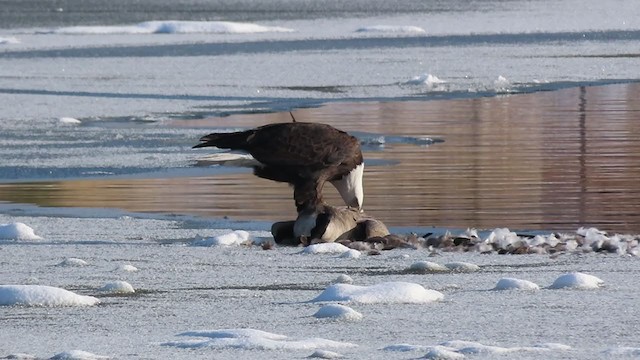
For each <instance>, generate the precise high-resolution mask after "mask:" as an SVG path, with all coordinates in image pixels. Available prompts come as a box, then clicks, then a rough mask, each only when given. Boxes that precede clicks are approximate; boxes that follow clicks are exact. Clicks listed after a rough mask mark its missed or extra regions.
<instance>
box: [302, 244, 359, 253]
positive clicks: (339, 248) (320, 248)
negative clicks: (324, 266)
mask: <svg viewBox="0 0 640 360" xmlns="http://www.w3.org/2000/svg"><path fill="white" fill-rule="evenodd" d="M349 250H351V249H349V248H348V247H346V246H344V245H342V244H340V243H321V244H313V245H309V246H307V247H305V248H304V250H302V251H301V254H343V253H346V252H348V251H349Z"/></svg>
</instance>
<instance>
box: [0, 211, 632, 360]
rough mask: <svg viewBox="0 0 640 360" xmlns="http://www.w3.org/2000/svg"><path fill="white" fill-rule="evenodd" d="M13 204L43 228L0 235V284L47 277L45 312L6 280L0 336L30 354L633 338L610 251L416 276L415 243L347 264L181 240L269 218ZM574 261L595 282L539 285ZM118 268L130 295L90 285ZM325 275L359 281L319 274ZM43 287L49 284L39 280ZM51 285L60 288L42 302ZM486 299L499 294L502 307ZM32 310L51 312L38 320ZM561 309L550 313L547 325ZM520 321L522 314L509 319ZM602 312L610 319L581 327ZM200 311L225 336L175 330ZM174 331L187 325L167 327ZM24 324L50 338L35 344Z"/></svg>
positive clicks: (502, 349) (481, 262) (254, 234)
mask: <svg viewBox="0 0 640 360" xmlns="http://www.w3.org/2000/svg"><path fill="white" fill-rule="evenodd" d="M15 206H16V205H14V208H15ZM18 213H20V216H8V215H6V214H4V213H2V214H0V221H1V222H2V223H13V222H18V221H20V222H23V223H26V224H30V225H32V226H33V227H34V228H37V229H41V231H42V233H43V235H45V236H44V237H45V239H47V240H44V241H43V240H41V241H37V242H11V243H6V244H2V245H1V246H0V250H1V251H2V253H3V259H4V260H3V262H1V263H0V271H1V272H2V274H3V276H4V281H5V283H7V284H24V283H27V282H31V283H34V281H35V283H37V284H38V285H30V286H35V287H27V288H22V287H23V286H25V285H12V287H10V289H13V290H16V289H32V290H31V291H33V290H37V289H56V290H51V291H49V290H47V291H42V292H43V293H44V295H43V296H44V298H45V299H47V301H48V303H50V304H52V305H50V306H47V307H46V308H45V309H43V308H42V306H44V305H42V304H41V303H42V302H37V301H35V300H34V299H33V297H30V298H29V299H30V300H29V301H28V302H27V301H24V302H21V301H19V300H20V299H24V298H26V297H27V294H28V293H29V294H30V292H28V291H13V290H12V291H9V290H5V288H2V289H3V290H1V291H0V294H1V298H2V299H3V301H5V302H7V303H8V304H7V305H12V306H3V307H0V312H1V314H0V315H2V316H3V318H4V319H5V322H6V324H7V326H10V327H12V328H13V329H15V330H14V332H13V333H12V334H7V333H0V343H10V344H15V345H14V346H11V347H9V348H7V349H6V350H4V353H3V354H0V356H2V355H9V354H17V353H29V354H33V355H34V356H36V357H40V358H42V357H50V356H51V354H54V353H56V352H60V351H65V350H72V349H82V350H84V351H89V352H91V353H95V354H100V355H109V356H110V357H114V358H126V357H127V354H132V353H144V354H147V355H148V356H149V357H153V358H175V359H196V358H197V359H200V358H202V359H204V358H210V357H211V356H212V352H215V354H216V358H220V359H234V358H238V357H251V356H253V355H255V356H258V357H273V358H274V359H285V358H291V357H299V358H303V357H308V356H309V355H310V354H311V353H312V352H313V351H315V350H322V351H336V352H338V353H340V354H342V355H344V357H345V358H362V357H366V358H389V359H406V358H408V357H412V358H418V357H423V356H425V355H426V354H431V355H429V356H431V357H433V358H437V357H436V356H441V357H442V356H444V355H443V354H447V356H449V358H458V357H459V355H464V356H465V357H467V358H470V357H492V356H498V354H505V355H499V356H509V357H510V358H514V359H521V358H522V359H523V358H526V359H530V358H531V359H543V358H544V359H560V358H563V357H564V358H566V356H567V355H566V354H569V355H568V356H570V357H572V358H584V359H598V358H600V357H601V356H603V354H605V352H606V351H619V352H623V351H625V350H624V347H625V346H627V347H629V348H631V347H633V346H635V345H634V344H636V343H637V340H638V337H637V335H636V334H635V333H633V332H628V331H626V332H625V329H628V328H629V327H630V326H631V327H632V326H633V324H634V321H635V320H634V319H635V318H634V317H633V316H631V317H630V316H629V313H628V311H627V312H625V309H627V308H628V306H629V305H628V303H625V299H629V298H634V297H635V296H637V292H638V290H637V289H639V288H640V285H638V281H637V280H636V278H635V277H634V276H633V274H635V268H636V265H637V264H636V262H637V258H636V257H628V256H620V255H619V254H617V253H594V252H586V253H584V252H579V253H567V254H565V255H564V256H562V257H560V258H555V257H549V256H547V255H536V254H531V255H519V256H509V255H507V256H505V255H497V254H495V253H491V254H480V253H479V252H476V251H470V252H440V253H438V255H437V256H436V257H434V258H433V259H434V260H435V261H437V264H451V263H467V264H473V265H476V266H479V267H480V269H481V271H474V272H455V271H443V272H434V273H428V274H427V275H425V274H422V273H419V272H411V271H406V270H407V267H408V266H409V265H410V264H412V263H416V262H420V261H421V260H419V259H424V258H426V256H428V255H429V254H430V250H428V249H420V248H419V249H409V248H407V249H395V250H391V251H385V252H382V253H381V254H380V255H378V256H369V255H364V254H363V255H362V256H361V257H360V258H359V259H358V260H357V261H344V259H340V258H339V257H337V256H336V255H335V254H327V255H322V254H318V255H315V256H308V255H307V256H300V248H297V247H281V246H275V247H274V248H273V249H271V250H269V251H264V250H262V249H261V247H260V246H255V245H254V246H224V247H220V248H216V249H215V251H209V250H207V249H205V248H203V247H198V246H189V245H190V243H191V241H192V240H193V238H194V237H195V236H196V234H202V235H204V236H205V237H206V238H211V237H215V236H219V235H224V234H229V233H231V232H232V231H234V230H232V229H235V230H240V229H242V228H244V229H246V230H243V231H246V232H247V233H248V234H249V236H250V237H251V238H264V237H267V234H268V233H267V232H266V231H265V230H266V229H268V228H269V225H270V224H268V223H265V224H260V223H257V222H256V223H247V222H238V223H235V222H233V221H227V220H212V219H204V218H194V217H175V216H166V217H164V216H161V215H157V214H156V215H153V216H151V215H148V214H132V213H124V214H123V213H122V212H119V211H87V210H74V209H47V208H35V207H28V206H25V207H22V208H21V210H20V211H18ZM30 213H31V214H34V215H36V216H30V215H29V214H30ZM74 213H75V214H76V215H75V216H72V215H73V214H74ZM486 236H487V235H484V236H481V237H480V238H481V239H479V241H481V240H482V239H483V238H485V237H486ZM594 236H595V235H594ZM131 239H136V240H131ZM43 249H44V250H46V251H43ZM205 250H206V251H205ZM69 258H75V259H84V260H85V261H86V262H87V263H89V264H90V266H85V267H82V268H70V267H61V266H55V265H56V264H58V263H60V261H61V260H62V259H69ZM434 263H436V262H434ZM123 264H125V265H126V264H135V265H136V266H140V267H141V268H143V271H142V270H141V271H137V272H126V271H122V270H118V271H117V272H114V269H119V268H118V267H119V266H122V265H123ZM585 269H589V273H590V274H593V276H597V277H598V278H602V279H606V283H607V286H606V287H599V289H600V290H599V291H588V292H585V291H573V290H571V289H569V290H566V291H560V290H551V289H548V288H547V287H548V286H549V285H550V284H552V283H553V282H554V280H555V279H558V278H559V277H561V276H562V275H563V274H573V273H575V272H578V271H585ZM114 275H115V276H117V279H118V280H120V281H123V282H127V283H129V284H134V285H135V288H136V289H135V290H136V293H135V295H133V296H114V295H117V294H112V293H110V292H103V291H99V288H100V287H101V286H103V285H104V284H108V283H113V282H114ZM337 278H339V279H340V281H341V282H352V283H355V284H356V285H349V284H345V283H339V284H334V285H328V284H332V283H334V282H335V281H336V280H337ZM522 278H526V279H527V280H528V281H531V282H532V283H535V284H540V286H541V287H542V290H539V291H490V290H491V289H494V288H496V287H499V286H496V281H498V279H522ZM33 279H37V280H33ZM577 279H578V277H574V279H573V280H569V281H565V282H566V283H568V284H574V285H575V284H577V283H580V282H579V281H577ZM507 282H508V283H509V284H510V285H514V283H515V282H514V281H512V280H510V281H507ZM44 284H46V286H47V287H40V286H42V285H44ZM518 284H519V283H518ZM48 286H55V287H53V288H50V287H48ZM518 286H519V285H518ZM543 286H544V287H543ZM518 288H521V287H518ZM62 289H69V290H72V291H73V292H65V290H62ZM138 289H143V290H140V291H138ZM428 289H437V290H438V291H434V290H428ZM59 291H60V292H63V294H64V295H59V294H58V292H59ZM36 292H38V291H36ZM71 294H73V295H71ZM80 294H82V295H80ZM87 295H91V296H90V297H88V299H90V301H89V303H91V304H97V302H98V301H99V302H100V304H101V306H76V305H79V304H81V303H82V304H84V301H79V299H84V300H86V299H87V298H85V297H83V296H87ZM53 297H55V298H56V299H60V301H58V302H53V300H52V298H53ZM78 297H80V298H78ZM309 299H313V300H312V301H309ZM54 303H55V304H56V305H53V304H54ZM347 303H348V304H347ZM594 303H598V304H600V305H599V306H593V304H594ZM36 304H37V306H36ZM469 304H473V306H471V307H470V305H469ZM496 304H501V307H500V311H501V313H500V316H497V315H496ZM563 304H565V305H563ZM569 304H570V305H569ZM334 305H337V306H334ZM345 305H348V306H349V307H350V308H351V307H353V308H352V310H354V311H355V310H357V312H358V313H360V314H362V320H360V321H344V320H340V316H343V315H345V314H352V313H351V311H349V310H347V309H346V306H345ZM356 305H357V308H355V306H356ZM325 306H327V307H326V308H325ZM425 306H426V307H425ZM320 309H324V310H323V311H322V312H320V314H319V315H322V314H323V313H324V315H326V316H328V317H327V318H316V316H314V314H316V313H318V312H319V310H320ZM43 311H46V315H44V314H43ZM70 311H71V313H70ZM551 313H552V314H554V315H553V320H552V319H551V318H550V317H549V314H551ZM576 314H578V315H579V316H576ZM43 316H47V317H48V318H49V320H48V322H47V325H45V326H44V327H43V323H42V317H43ZM334 320H336V321H334ZM550 321H551V322H550ZM559 321H560V322H561V323H562V326H559V325H554V324H558V323H559ZM523 322H526V323H527V325H528V326H527V327H522V326H520V325H519V324H522V323H523ZM603 322H604V323H606V324H607V325H606V326H608V328H609V329H610V331H609V332H599V334H600V335H599V337H596V338H594V337H592V336H590V334H593V331H597V330H598V329H597V328H594V326H598V327H599V326H600V325H598V324H601V323H603ZM133 324H135V326H133ZM212 324H215V325H218V326H219V329H228V330H229V331H230V333H227V332H224V331H222V330H211V331H185V329H208V328H211V326H212ZM129 325H131V326H129ZM426 328H428V329H433V332H432V335H430V336H428V337H425V336H424V334H425V329H426ZM38 329H45V330H46V331H47V332H46V334H42V333H40V332H39V330H38ZM114 329H117V331H115V330H114ZM128 329H130V330H128ZM214 329H216V328H214ZM257 329H263V331H267V333H265V332H259V331H258V330H257ZM550 329H551V330H550ZM77 333H83V334H87V335H86V336H83V337H82V343H80V342H78V341H75V340H74V339H77V336H74V335H75V334H77ZM179 333H180V334H183V335H181V336H178V337H176V338H174V335H175V334H179ZM3 334H4V335H3ZM279 334H286V335H287V336H286V337H284V335H279ZM3 336H4V337H3ZM33 336H38V338H41V339H48V340H47V341H46V342H45V341H32V339H33ZM9 337H10V339H9ZM105 337H109V339H110V341H109V342H105V341H104V338H105ZM15 339H18V341H17V342H16V340H15ZM456 339H464V340H465V341H466V342H462V341H461V340H456ZM52 341H55V342H56V343H58V344H59V346H57V347H56V348H55V349H54V348H52V347H51V346H50V345H48V344H49V343H50V342H52ZM112 344H119V345H118V346H117V347H115V346H113V345H112ZM160 344H164V345H165V346H160ZM345 344H351V345H350V346H346V345H345ZM401 344H404V345H403V346H400V345H401ZM552 344H556V345H553V346H552ZM356 345H357V346H356ZM269 349H273V350H275V351H272V350H269ZM194 351H195V352H194ZM263 351H268V354H267V353H262V352H263ZM628 351H629V353H631V352H630V350H628ZM196 352H197V353H196ZM408 353H410V355H408V356H407V354H408ZM403 354H404V355H403ZM438 354H439V355H438ZM563 354H565V355H563ZM574 355H575V356H574Z"/></svg>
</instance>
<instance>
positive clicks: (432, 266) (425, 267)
mask: <svg viewBox="0 0 640 360" xmlns="http://www.w3.org/2000/svg"><path fill="white" fill-rule="evenodd" d="M448 271H451V270H450V269H449V268H448V267H446V266H442V265H440V264H437V263H434V262H431V261H416V262H414V263H413V264H411V265H410V266H409V267H408V268H407V272H415V273H437V272H448Z"/></svg>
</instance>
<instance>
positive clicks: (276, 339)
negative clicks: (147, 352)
mask: <svg viewBox="0 0 640 360" xmlns="http://www.w3.org/2000/svg"><path fill="white" fill-rule="evenodd" d="M178 336H189V337H197V338H205V339H203V340H200V339H189V340H184V341H168V342H165V343H163V344H162V345H165V346H174V347H179V348H185V349H196V348H208V349H225V348H235V349H243V350H280V351H282V350H308V349H318V348H338V349H339V348H349V347H355V346H357V345H356V344H351V343H348V342H340V341H334V340H328V339H322V338H308V339H297V340H296V339H292V338H290V337H288V336H285V335H280V334H274V333H270V332H266V331H261V330H256V329H224V330H211V331H208V330H201V331H187V332H183V333H180V334H178Z"/></svg>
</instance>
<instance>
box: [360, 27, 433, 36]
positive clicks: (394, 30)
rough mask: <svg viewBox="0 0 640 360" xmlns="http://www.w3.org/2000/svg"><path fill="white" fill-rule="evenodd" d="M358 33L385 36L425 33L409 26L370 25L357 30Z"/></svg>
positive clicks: (420, 29) (418, 28)
mask: <svg viewBox="0 0 640 360" xmlns="http://www.w3.org/2000/svg"><path fill="white" fill-rule="evenodd" d="M356 32H360V33H386V34H411V35H417V34H426V33H427V32H426V31H425V30H424V29H423V28H421V27H418V26H409V25H372V26H364V27H361V28H358V29H357V30H356Z"/></svg>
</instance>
